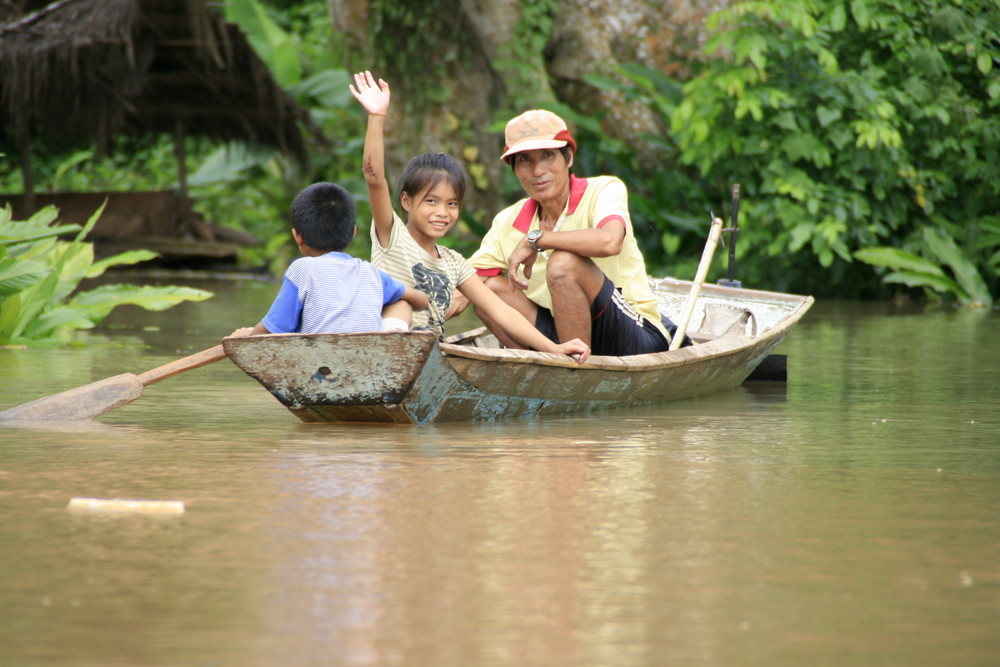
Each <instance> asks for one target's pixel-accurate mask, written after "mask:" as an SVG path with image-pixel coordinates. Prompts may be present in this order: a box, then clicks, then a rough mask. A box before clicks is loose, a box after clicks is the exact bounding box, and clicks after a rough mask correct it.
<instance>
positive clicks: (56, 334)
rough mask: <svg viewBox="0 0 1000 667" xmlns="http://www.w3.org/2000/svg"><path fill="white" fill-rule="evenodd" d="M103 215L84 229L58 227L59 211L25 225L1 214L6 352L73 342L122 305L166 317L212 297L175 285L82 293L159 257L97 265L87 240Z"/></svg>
mask: <svg viewBox="0 0 1000 667" xmlns="http://www.w3.org/2000/svg"><path fill="white" fill-rule="evenodd" d="M102 209H103V207H102ZM100 214H101V209H98V210H97V211H96V212H95V213H94V215H93V216H92V217H91V218H90V220H88V221H87V223H86V224H85V225H82V226H81V225H77V224H54V223H55V220H56V209H55V208H53V207H51V206H50V207H46V208H44V209H42V210H40V211H39V212H38V213H36V214H35V215H33V216H32V217H31V219H29V220H25V221H17V220H12V219H11V211H10V207H4V208H0V345H11V344H14V345H18V344H26V343H31V344H40V343H67V342H70V339H71V335H72V332H73V331H75V330H77V329H90V328H92V327H93V326H95V325H96V324H98V323H99V322H101V320H103V319H104V318H105V317H106V316H107V315H108V313H110V312H111V311H112V310H114V309H115V308H118V307H119V306H127V305H134V306H139V307H141V308H145V309H146V310H165V309H167V308H170V307H172V306H175V305H177V304H178V303H181V302H183V301H204V300H205V299H207V298H209V297H210V296H212V293H211V292H206V291H205V290H200V289H194V288H191V287H179V286H174V285H167V286H159V287H157V286H151V285H129V284H104V285H99V286H97V287H93V288H91V289H83V290H81V289H79V288H80V284H81V282H83V281H84V280H85V279H88V278H99V277H100V276H101V275H103V274H104V272H105V271H106V270H107V269H109V268H111V267H114V266H121V265H129V264H136V263H138V262H143V261H146V260H149V259H152V258H153V257H155V256H156V255H155V253H152V252H149V251H148V250H131V251H128V252H123V253H120V254H117V255H114V256H112V257H107V258H104V259H100V260H95V258H94V247H93V244H91V243H87V242H86V241H84V240H83V238H84V237H85V236H86V235H87V233H88V232H89V231H90V230H91V229H92V228H93V226H94V224H95V223H96V222H97V220H98V217H99V216H100ZM67 236H68V237H69V239H68V240H67V238H66V237H67Z"/></svg>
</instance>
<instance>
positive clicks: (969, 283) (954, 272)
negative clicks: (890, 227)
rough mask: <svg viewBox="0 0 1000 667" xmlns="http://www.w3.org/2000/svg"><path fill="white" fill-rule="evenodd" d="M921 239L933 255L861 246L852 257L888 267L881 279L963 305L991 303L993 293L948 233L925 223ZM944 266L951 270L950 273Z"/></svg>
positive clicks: (981, 305)
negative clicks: (952, 299) (950, 297)
mask: <svg viewBox="0 0 1000 667" xmlns="http://www.w3.org/2000/svg"><path fill="white" fill-rule="evenodd" d="M923 241H924V247H925V250H926V252H927V254H928V255H930V256H931V257H932V258H933V259H925V258H924V257H921V256H920V255H917V254H914V253H911V252H907V251H905V250H902V249H900V248H892V247H888V246H878V247H875V248H864V249H862V250H858V251H856V252H855V253H854V257H856V258H857V259H859V260H861V261H862V262H864V263H866V264H871V265H872V266H881V267H886V268H888V269H891V271H890V272H889V273H887V274H886V275H885V276H883V277H882V280H883V282H887V283H899V284H903V285H907V286H909V287H920V288H924V289H925V290H931V291H933V292H937V293H940V294H950V295H952V296H954V297H955V299H956V300H957V301H958V302H959V303H960V304H962V305H965V306H970V307H980V308H990V307H992V306H993V296H992V295H991V294H990V291H989V288H987V286H986V282H985V281H984V280H983V277H982V276H981V275H979V272H978V271H976V266H975V264H974V263H973V262H972V260H971V259H969V257H967V256H966V255H965V253H964V252H962V249H961V248H959V247H958V244H957V243H955V240H954V239H953V238H952V237H951V236H949V235H948V234H946V233H945V232H943V231H942V230H940V229H938V228H937V227H930V226H928V227H925V228H924V229H923ZM944 267H948V268H949V269H950V270H951V272H950V275H949V273H948V272H947V271H945V269H944Z"/></svg>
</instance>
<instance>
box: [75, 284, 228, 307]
mask: <svg viewBox="0 0 1000 667" xmlns="http://www.w3.org/2000/svg"><path fill="white" fill-rule="evenodd" d="M211 296H212V292H208V291H206V290H200V289H195V288H193V287H178V286H174V285H170V286H164V287H155V286H152V285H101V286H100V287H95V288H94V289H92V290H87V291H86V292H80V293H79V294H77V295H76V296H74V297H73V298H72V299H71V300H70V302H69V304H70V305H72V306H76V307H81V308H82V307H87V308H95V309H97V308H105V307H107V310H108V312H110V310H111V309H112V308H114V307H115V306H122V305H125V304H131V305H135V306H140V307H142V308H145V309H146V310H166V309H167V308H170V307H171V306H175V305H177V304H178V303H181V302H182V301H204V300H205V299H208V298H210V297H211Z"/></svg>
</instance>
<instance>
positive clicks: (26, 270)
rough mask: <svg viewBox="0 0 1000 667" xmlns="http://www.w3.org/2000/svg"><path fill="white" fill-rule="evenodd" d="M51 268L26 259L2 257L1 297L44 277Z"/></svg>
mask: <svg viewBox="0 0 1000 667" xmlns="http://www.w3.org/2000/svg"><path fill="white" fill-rule="evenodd" d="M49 270H50V269H48V268H46V267H45V265H44V264H41V263H39V262H34V261H31V260H25V259H10V258H4V259H0V298H2V297H6V296H9V295H11V294H16V293H17V292H20V291H22V290H25V289H27V288H28V287H30V286H31V285H33V284H35V283H36V282H38V281H39V280H41V279H43V278H44V277H45V276H46V274H47V273H48V271H49Z"/></svg>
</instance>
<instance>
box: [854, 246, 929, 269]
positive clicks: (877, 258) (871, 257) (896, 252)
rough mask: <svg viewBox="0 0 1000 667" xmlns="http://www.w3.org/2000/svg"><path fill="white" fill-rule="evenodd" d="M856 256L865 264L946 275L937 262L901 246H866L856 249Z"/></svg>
mask: <svg viewBox="0 0 1000 667" xmlns="http://www.w3.org/2000/svg"><path fill="white" fill-rule="evenodd" d="M854 256H855V257H856V258H857V259H859V260H861V261H862V262H864V263H865V264H871V265H872V266H884V267H887V268H890V269H898V270H906V271H910V272H914V273H924V274H929V275H936V276H941V277H944V275H945V273H944V271H943V270H941V267H939V266H938V265H937V264H935V263H933V262H929V261H927V260H926V259H924V258H923V257H920V256H919V255H914V254H913V253H911V252H906V251H905V250H900V249H899V248H890V247H887V246H879V247H877V248H864V249H862V250H858V251H856V252H855V253H854Z"/></svg>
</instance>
